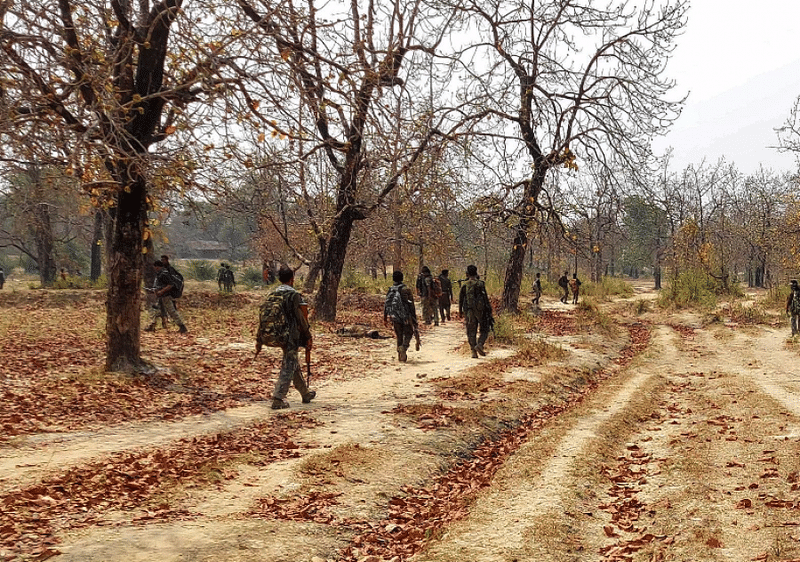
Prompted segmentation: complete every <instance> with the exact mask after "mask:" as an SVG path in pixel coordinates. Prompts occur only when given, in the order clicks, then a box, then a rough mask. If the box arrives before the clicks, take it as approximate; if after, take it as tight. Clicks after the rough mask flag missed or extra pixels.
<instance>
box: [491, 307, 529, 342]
mask: <svg viewBox="0 0 800 562" xmlns="http://www.w3.org/2000/svg"><path fill="white" fill-rule="evenodd" d="M521 333H524V330H521V329H519V328H518V327H517V326H516V325H515V322H514V316H513V315H511V314H505V313H503V314H499V315H497V316H495V317H494V339H495V341H497V342H500V343H505V344H516V343H519V342H520V334H521Z"/></svg>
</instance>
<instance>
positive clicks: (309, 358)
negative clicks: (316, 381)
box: [306, 347, 311, 386]
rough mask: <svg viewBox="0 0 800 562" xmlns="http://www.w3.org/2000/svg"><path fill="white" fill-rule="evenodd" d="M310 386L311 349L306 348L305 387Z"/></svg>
mask: <svg viewBox="0 0 800 562" xmlns="http://www.w3.org/2000/svg"><path fill="white" fill-rule="evenodd" d="M309 384H311V349H310V348H309V347H306V386H308V385H309Z"/></svg>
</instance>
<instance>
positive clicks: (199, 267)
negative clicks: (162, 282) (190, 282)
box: [184, 260, 219, 281]
mask: <svg viewBox="0 0 800 562" xmlns="http://www.w3.org/2000/svg"><path fill="white" fill-rule="evenodd" d="M188 266H189V271H187V272H186V273H184V275H185V276H187V277H191V278H192V279H194V280H196V281H214V280H216V279H217V270H218V269H219V268H218V267H215V266H214V264H212V263H211V262H210V261H208V260H189V262H188Z"/></svg>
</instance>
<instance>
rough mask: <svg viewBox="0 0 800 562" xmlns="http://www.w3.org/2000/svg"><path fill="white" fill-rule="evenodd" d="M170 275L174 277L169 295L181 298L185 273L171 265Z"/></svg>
mask: <svg viewBox="0 0 800 562" xmlns="http://www.w3.org/2000/svg"><path fill="white" fill-rule="evenodd" d="M169 275H170V277H172V283H171V284H172V290H170V292H169V296H171V297H172V298H173V299H179V298H181V295H183V275H181V273H180V271H178V270H177V269H175V268H174V267H172V266H169Z"/></svg>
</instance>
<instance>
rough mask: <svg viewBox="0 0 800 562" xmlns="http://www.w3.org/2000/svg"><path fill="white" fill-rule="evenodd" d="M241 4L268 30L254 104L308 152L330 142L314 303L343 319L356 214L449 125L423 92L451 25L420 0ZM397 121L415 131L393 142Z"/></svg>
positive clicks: (254, 71) (259, 45)
mask: <svg viewBox="0 0 800 562" xmlns="http://www.w3.org/2000/svg"><path fill="white" fill-rule="evenodd" d="M237 3H238V5H239V6H240V8H241V9H242V11H243V13H244V14H245V15H246V17H248V18H249V19H250V21H251V26H255V29H256V30H258V31H260V34H261V37H262V38H263V41H259V36H258V35H257V34H255V33H253V34H251V38H252V39H251V40H252V41H253V47H252V48H253V51H254V52H255V51H258V52H259V54H260V57H261V61H260V63H259V64H260V66H261V68H252V67H251V66H248V63H247V61H246V60H242V62H241V67H242V74H243V75H246V76H247V78H248V79H249V82H247V84H248V86H247V87H246V88H243V90H242V94H243V96H244V98H245V99H247V100H248V105H249V106H250V108H251V109H252V111H253V113H254V114H256V115H259V116H260V117H261V119H262V123H263V124H264V125H265V126H268V127H271V128H274V129H275V130H276V131H279V132H280V135H281V136H285V137H287V138H289V139H301V138H302V139H304V140H305V141H306V143H307V144H306V146H305V150H306V154H311V153H314V152H317V151H322V152H323V153H324V154H325V155H326V157H327V158H328V160H329V162H330V164H331V167H332V169H333V170H334V177H333V178H332V179H331V181H332V182H334V183H335V190H334V191H335V193H334V197H335V208H334V215H333V217H332V218H331V219H330V221H329V222H327V226H326V229H325V232H326V237H325V247H324V248H322V249H320V252H319V255H320V257H321V259H322V260H323V261H322V280H321V284H320V289H319V291H318V292H317V295H316V299H315V307H314V314H315V316H316V317H317V318H319V319H322V320H334V319H335V317H336V304H337V292H338V288H339V282H340V279H341V275H342V269H343V266H344V263H345V257H346V254H347V248H348V244H349V242H350V239H351V236H352V233H353V226H354V223H355V222H356V221H361V220H364V219H366V218H367V217H368V216H370V214H371V213H372V212H374V211H375V209H377V208H378V207H380V206H381V205H383V204H384V202H385V201H386V198H387V196H388V195H389V194H390V193H391V192H392V191H393V190H394V189H395V188H396V187H397V185H398V184H399V182H400V181H402V178H403V177H404V174H405V172H406V170H407V169H409V167H411V166H412V165H413V163H414V162H415V161H416V160H417V159H418V158H419V156H420V155H421V154H423V153H424V152H425V151H426V150H427V149H428V147H429V146H430V144H431V141H432V140H434V139H436V138H439V135H440V132H439V131H440V129H443V128H444V127H443V125H442V122H443V117H442V116H441V114H440V113H439V112H438V111H434V110H435V108H431V107H428V106H427V105H426V104H420V103H418V102H417V101H416V100H418V99H424V97H422V96H420V95H418V94H417V93H416V91H417V89H418V88H419V86H420V83H423V84H426V83H428V81H429V80H433V79H434V78H435V76H432V75H428V74H425V75H422V76H420V74H419V72H420V69H422V68H428V67H429V65H428V64H426V62H425V57H428V58H430V57H432V56H434V54H435V50H436V49H437V47H438V45H439V44H440V41H441V40H442V37H443V36H444V35H445V34H448V33H450V32H451V31H452V26H451V25H449V17H448V15H447V13H446V12H442V11H441V10H440V9H438V8H434V7H431V6H428V5H426V4H425V3H424V2H422V1H420V0H416V1H412V2H404V1H401V0H388V1H386V2H370V3H369V4H368V5H366V6H362V5H361V4H360V3H359V2H357V1H353V2H350V3H347V4H344V3H341V4H337V3H329V2H319V3H318V2H316V1H315V0H308V1H307V2H306V3H305V4H303V5H295V4H294V3H293V2H292V1H291V0H289V1H286V2H283V3H281V4H279V5H277V6H276V5H274V4H271V3H269V2H266V1H263V2H262V1H256V0H237ZM242 27H244V24H242ZM270 56H271V59H267V57H270ZM447 72H448V71H447V69H440V74H441V75H443V76H444V75H446V74H447ZM437 76H439V74H437ZM398 104H399V106H400V107H401V108H402V109H401V111H400V112H397V111H396V109H395V108H396V107H397V106H398ZM300 110H302V111H300ZM398 113H399V117H398ZM306 114H308V115H309V118H308V119H305V118H303V119H301V118H299V117H298V115H306ZM397 128H400V129H402V130H404V131H406V132H407V136H406V137H405V139H404V142H403V143H402V144H401V145H400V146H398V147H396V149H393V147H392V143H391V142H388V139H391V138H392V135H391V134H390V131H391V130H392V129H397ZM444 132H447V131H444ZM302 158H305V156H303V157H301V159H302Z"/></svg>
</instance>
